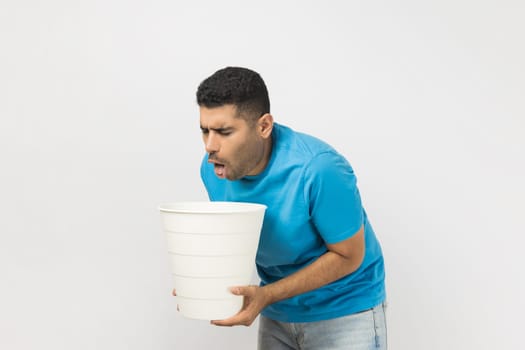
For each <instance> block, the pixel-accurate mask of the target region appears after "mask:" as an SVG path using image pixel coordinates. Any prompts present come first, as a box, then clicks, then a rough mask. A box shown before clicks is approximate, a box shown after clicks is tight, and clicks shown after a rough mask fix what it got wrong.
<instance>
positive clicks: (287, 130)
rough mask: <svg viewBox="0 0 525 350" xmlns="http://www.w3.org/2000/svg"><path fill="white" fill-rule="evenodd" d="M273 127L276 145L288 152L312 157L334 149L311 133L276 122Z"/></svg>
mask: <svg viewBox="0 0 525 350" xmlns="http://www.w3.org/2000/svg"><path fill="white" fill-rule="evenodd" d="M275 127H276V140H275V141H276V144H277V147H278V148H280V149H282V150H284V151H286V152H288V153H292V154H295V155H301V156H302V157H310V158H314V157H316V156H317V155H318V154H320V153H324V152H331V151H334V149H333V148H332V147H331V146H330V145H329V144H328V143H327V142H325V141H323V140H321V139H319V138H317V137H315V136H313V135H310V134H307V133H305V132H301V131H296V130H294V129H292V128H291V127H288V126H285V125H282V124H276V125H275Z"/></svg>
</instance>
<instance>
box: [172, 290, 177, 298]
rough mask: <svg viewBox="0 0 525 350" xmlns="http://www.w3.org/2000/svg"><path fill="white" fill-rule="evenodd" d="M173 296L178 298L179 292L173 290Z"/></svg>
mask: <svg viewBox="0 0 525 350" xmlns="http://www.w3.org/2000/svg"><path fill="white" fill-rule="evenodd" d="M171 294H173V296H174V297H176V296H177V291H176V290H175V289H173V291H172V292H171Z"/></svg>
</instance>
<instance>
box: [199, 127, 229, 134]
mask: <svg viewBox="0 0 525 350" xmlns="http://www.w3.org/2000/svg"><path fill="white" fill-rule="evenodd" d="M233 129H234V128H233V126H224V127H220V128H205V127H204V126H202V125H201V130H203V131H205V130H213V131H216V132H219V133H221V132H229V131H232V130H233Z"/></svg>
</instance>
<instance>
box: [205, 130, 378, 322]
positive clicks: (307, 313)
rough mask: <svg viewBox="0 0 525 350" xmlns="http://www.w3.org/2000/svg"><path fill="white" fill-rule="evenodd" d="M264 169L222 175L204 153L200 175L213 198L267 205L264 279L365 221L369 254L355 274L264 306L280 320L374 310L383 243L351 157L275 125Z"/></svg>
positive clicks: (261, 257) (297, 264) (259, 262)
mask: <svg viewBox="0 0 525 350" xmlns="http://www.w3.org/2000/svg"><path fill="white" fill-rule="evenodd" d="M272 141H273V145H272V154H271V156H270V160H269V163H268V165H267V166H266V168H265V169H264V171H263V172H262V173H260V174H258V175H255V176H246V177H244V178H242V179H239V180H236V181H230V180H225V179H220V178H218V177H217V176H216V175H215V173H214V170H213V164H210V163H208V162H207V160H208V157H207V156H205V157H204V159H203V162H202V165H201V177H202V180H203V182H204V185H205V187H206V189H207V191H208V195H209V198H210V200H212V201H238V202H252V203H260V204H264V205H266V206H267V207H268V208H267V210H266V213H265V217H264V223H263V227H262V231H261V238H260V241H259V248H258V251H257V258H256V266H257V272H258V274H259V277H260V279H261V285H266V284H268V283H272V282H275V281H277V280H279V279H281V278H283V277H286V276H288V275H290V274H292V273H294V272H295V271H297V270H299V269H301V268H303V267H305V266H307V265H308V264H310V263H312V262H314V261H315V260H316V259H317V258H318V257H319V256H321V255H322V254H324V253H325V252H326V251H327V248H326V245H325V243H330V244H331V243H337V242H340V241H343V240H345V239H347V238H349V237H351V236H352V235H354V234H355V233H357V231H358V230H359V228H360V227H361V226H362V225H364V237H365V249H366V251H365V257H364V260H363V262H362V264H361V266H360V267H359V268H358V269H357V270H356V271H354V272H353V273H351V274H349V275H347V276H345V277H343V278H341V279H339V280H337V281H335V282H332V283H330V284H328V285H325V286H323V287H321V288H319V289H316V290H313V291H310V292H307V293H304V294H300V295H297V296H295V297H292V298H289V299H285V300H282V301H280V302H277V303H275V304H272V305H269V306H268V307H266V308H265V309H264V310H263V311H262V314H263V315H264V316H266V317H269V318H271V319H275V320H278V321H282V322H311V321H319V320H326V319H332V318H336V317H341V316H345V315H349V314H352V313H355V312H359V311H364V310H367V309H370V308H372V307H374V306H376V305H378V304H379V303H381V302H382V301H384V299H385V286H384V275H385V273H384V264H383V255H382V252H381V247H380V245H379V242H378V240H377V238H376V236H375V234H374V231H373V229H372V226H371V225H370V223H369V222H368V219H367V216H366V213H365V210H364V209H363V207H362V204H361V198H360V195H359V191H358V189H357V186H356V177H355V175H354V172H353V170H352V167H351V166H350V164H348V162H347V161H346V159H345V158H344V157H343V156H342V155H340V154H339V153H337V152H336V151H335V150H334V149H333V148H332V147H331V146H329V145H328V144H326V143H324V142H323V141H321V140H319V139H316V138H314V137H312V136H309V135H306V134H303V133H299V132H295V131H293V130H292V129H290V128H288V127H285V126H283V125H279V124H277V123H275V124H274V128H273V132H272Z"/></svg>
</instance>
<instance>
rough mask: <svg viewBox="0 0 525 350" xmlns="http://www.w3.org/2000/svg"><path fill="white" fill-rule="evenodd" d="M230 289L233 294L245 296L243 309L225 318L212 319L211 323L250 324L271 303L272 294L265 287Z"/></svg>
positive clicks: (222, 324) (221, 324)
mask: <svg viewBox="0 0 525 350" xmlns="http://www.w3.org/2000/svg"><path fill="white" fill-rule="evenodd" d="M230 291H231V292H232V294H235V295H242V296H243V297H244V301H243V305H242V309H241V310H240V311H239V312H238V313H237V314H236V315H234V316H232V317H230V318H227V319H225V320H215V321H211V323H212V324H214V325H216V326H227V327H231V326H240V325H242V326H250V325H251V324H252V323H253V321H255V319H256V318H257V316H258V315H259V314H260V313H261V311H262V309H264V308H265V307H266V306H267V305H268V304H270V296H269V295H267V293H266V289H265V288H264V287H258V286H244V287H233V288H231V289H230Z"/></svg>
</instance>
